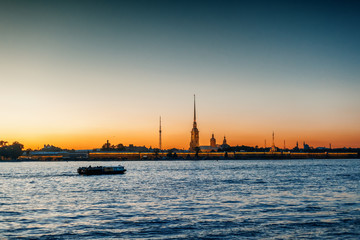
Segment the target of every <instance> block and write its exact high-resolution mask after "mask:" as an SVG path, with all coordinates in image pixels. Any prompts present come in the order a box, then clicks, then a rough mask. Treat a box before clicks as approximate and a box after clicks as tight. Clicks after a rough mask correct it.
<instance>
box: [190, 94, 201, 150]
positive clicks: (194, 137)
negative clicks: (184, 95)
mask: <svg viewBox="0 0 360 240" xmlns="http://www.w3.org/2000/svg"><path fill="white" fill-rule="evenodd" d="M197 148H199V130H198V129H197V124H196V104H195V94H194V122H193V128H192V130H191V141H190V150H191V151H196V149H197Z"/></svg>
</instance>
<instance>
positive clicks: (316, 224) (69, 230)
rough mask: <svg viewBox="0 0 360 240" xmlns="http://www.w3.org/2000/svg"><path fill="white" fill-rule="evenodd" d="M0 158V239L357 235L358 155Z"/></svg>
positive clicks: (359, 227) (359, 229)
mask: <svg viewBox="0 0 360 240" xmlns="http://www.w3.org/2000/svg"><path fill="white" fill-rule="evenodd" d="M104 164H105V165H118V164H119V162H106V163H102V162H42V163H40V162H20V163H0V184H1V187H0V239H19V238H24V239H28V238H32V239H38V238H40V239H77V238H79V239H110V238H125V239H131V238H133V239H220V238H221V239H244V238H250V239H254V238H255V239H264V238H274V239H294V238H305V239H319V238H320V239H329V238H330V239H359V238H360V161H359V160H289V161H286V160H282V161H269V160H261V161H260V160H259V161H159V162H150V161H148V162H147V161H142V162H131V161H129V162H122V163H121V164H122V165H124V166H125V167H126V169H127V170H128V171H127V173H126V174H124V175H102V176H79V175H78V174H77V173H76V169H77V168H78V167H79V166H88V165H92V166H94V165H104Z"/></svg>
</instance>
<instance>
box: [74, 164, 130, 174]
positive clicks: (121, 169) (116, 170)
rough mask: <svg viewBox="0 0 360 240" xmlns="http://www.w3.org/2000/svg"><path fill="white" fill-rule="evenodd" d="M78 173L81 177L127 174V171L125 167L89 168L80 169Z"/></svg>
mask: <svg viewBox="0 0 360 240" xmlns="http://www.w3.org/2000/svg"><path fill="white" fill-rule="evenodd" d="M77 172H78V173H79V174H80V175H102V174H124V173H125V172H126V169H125V168H124V167H123V166H116V167H104V166H97V167H92V166H89V167H79V168H78V170H77Z"/></svg>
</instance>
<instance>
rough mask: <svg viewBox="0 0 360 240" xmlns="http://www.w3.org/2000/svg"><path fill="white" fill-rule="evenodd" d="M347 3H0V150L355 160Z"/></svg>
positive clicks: (356, 100)
mask: <svg viewBox="0 0 360 240" xmlns="http://www.w3.org/2000/svg"><path fill="white" fill-rule="evenodd" d="M359 12H360V4H359V3H358V1H347V0H343V1H340V0H339V1H330V0H329V1H76V2H75V1H10V0H9V1H0V113H1V117H0V139H3V140H7V141H9V142H12V141H15V140H17V141H20V142H21V143H23V144H24V145H25V147H26V148H28V147H29V148H34V149H36V148H38V147H40V148H41V147H42V146H43V144H53V145H56V146H59V147H63V148H75V149H90V148H96V147H101V145H102V144H103V143H104V142H105V141H106V140H107V139H109V140H110V142H111V143H114V144H115V143H116V144H117V143H123V144H126V145H128V144H135V145H145V146H147V147H150V146H152V147H157V146H158V124H159V123H158V121H159V116H160V115H161V116H162V120H163V147H164V148H171V147H177V148H186V149H187V148H188V147H189V142H190V131H191V128H192V118H193V115H192V114H193V108H192V107H193V102H192V101H193V94H196V98H197V120H198V128H199V131H200V144H201V145H209V139H210V137H211V133H214V134H215V137H216V138H217V142H218V143H219V142H221V141H222V138H223V136H224V135H226V137H227V139H228V143H229V144H230V145H250V146H255V145H259V146H263V145H264V140H265V139H267V142H268V144H270V141H271V134H272V131H275V136H276V145H278V146H279V147H282V146H283V141H284V140H286V145H287V146H288V147H294V145H295V143H296V141H299V143H302V142H303V141H306V142H307V143H309V144H310V145H313V146H329V143H332V146H333V147H344V146H347V147H360V94H359V90H360V78H359V77H360V44H359V43H360V28H359V26H360V14H359Z"/></svg>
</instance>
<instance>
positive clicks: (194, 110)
mask: <svg viewBox="0 0 360 240" xmlns="http://www.w3.org/2000/svg"><path fill="white" fill-rule="evenodd" d="M194 122H196V105H195V94H194Z"/></svg>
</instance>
